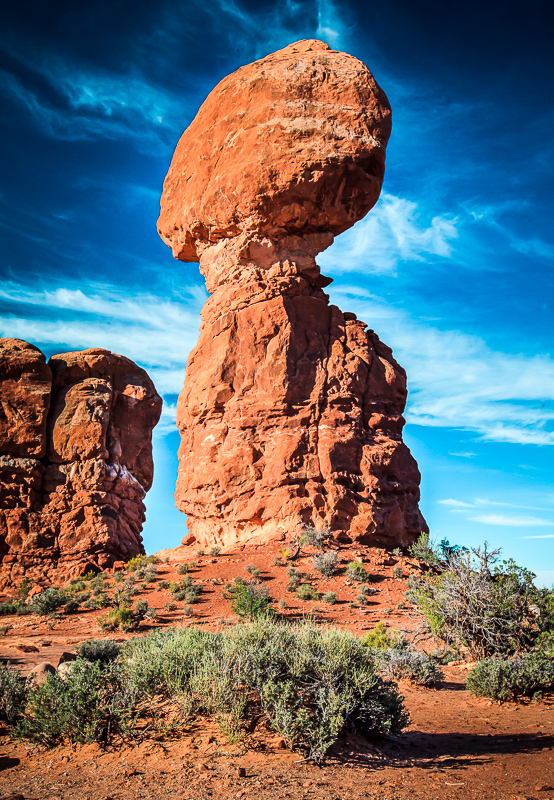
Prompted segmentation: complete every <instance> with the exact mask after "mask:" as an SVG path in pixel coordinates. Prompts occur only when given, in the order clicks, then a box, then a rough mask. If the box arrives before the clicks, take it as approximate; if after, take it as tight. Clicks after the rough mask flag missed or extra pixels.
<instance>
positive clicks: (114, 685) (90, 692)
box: [15, 659, 138, 746]
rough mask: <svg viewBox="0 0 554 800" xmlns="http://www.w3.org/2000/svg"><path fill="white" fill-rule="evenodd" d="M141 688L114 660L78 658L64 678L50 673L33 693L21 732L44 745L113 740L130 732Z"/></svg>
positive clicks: (19, 728)
mask: <svg viewBox="0 0 554 800" xmlns="http://www.w3.org/2000/svg"><path fill="white" fill-rule="evenodd" d="M137 700H138V697H137V694H136V691H135V690H134V687H133V686H132V684H131V683H130V682H129V681H127V680H126V679H125V675H124V672H123V669H122V667H121V665H120V664H118V663H117V662H114V661H109V662H106V663H102V662H100V661H96V662H93V663H89V662H87V661H82V660H80V659H77V661H75V662H74V664H73V665H72V669H71V670H70V671H69V672H67V673H66V674H65V675H64V677H63V678H61V677H60V676H59V675H57V674H55V675H49V676H48V678H47V680H46V681H45V683H43V684H42V685H41V686H37V687H36V688H34V689H33V690H32V691H30V692H29V695H28V708H29V710H28V712H27V713H26V714H25V718H24V719H23V720H21V721H20V722H18V724H17V725H16V728H15V734H16V736H18V737H20V738H23V739H28V740H30V741H32V742H37V743H39V744H43V745H50V746H51V745H55V744H58V743H60V742H62V741H64V740H69V742H70V743H71V744H73V743H74V742H79V743H82V744H85V743H91V742H95V741H96V742H102V743H109V741H110V740H111V739H112V737H113V735H114V734H121V735H126V734H130V733H131V732H132V730H133V727H134V721H135V707H136V704H137Z"/></svg>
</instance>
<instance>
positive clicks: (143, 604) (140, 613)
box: [135, 600, 148, 619]
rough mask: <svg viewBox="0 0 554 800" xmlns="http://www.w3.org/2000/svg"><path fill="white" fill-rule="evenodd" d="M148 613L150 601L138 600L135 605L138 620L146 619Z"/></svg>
mask: <svg viewBox="0 0 554 800" xmlns="http://www.w3.org/2000/svg"><path fill="white" fill-rule="evenodd" d="M147 612H148V600H137V602H136V603H135V614H136V616H137V619H144V617H145V616H146V614H147Z"/></svg>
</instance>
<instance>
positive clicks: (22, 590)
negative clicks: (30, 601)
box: [17, 578, 33, 600]
mask: <svg viewBox="0 0 554 800" xmlns="http://www.w3.org/2000/svg"><path fill="white" fill-rule="evenodd" d="M32 588H33V581H32V580H31V579H30V578H23V580H22V581H21V585H20V586H19V589H18V590H17V596H18V597H19V599H20V600H27V598H28V597H29V593H30V591H31V589H32Z"/></svg>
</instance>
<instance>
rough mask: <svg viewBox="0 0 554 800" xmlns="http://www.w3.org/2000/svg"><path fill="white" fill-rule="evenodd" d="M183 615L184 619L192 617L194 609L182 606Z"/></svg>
mask: <svg viewBox="0 0 554 800" xmlns="http://www.w3.org/2000/svg"><path fill="white" fill-rule="evenodd" d="M183 614H184V615H185V617H192V616H193V614H194V609H193V608H192V606H183Z"/></svg>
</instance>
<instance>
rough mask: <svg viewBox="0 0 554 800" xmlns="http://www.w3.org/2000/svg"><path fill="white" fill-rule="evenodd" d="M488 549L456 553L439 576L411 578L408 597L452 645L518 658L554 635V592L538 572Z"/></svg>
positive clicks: (482, 654)
mask: <svg viewBox="0 0 554 800" xmlns="http://www.w3.org/2000/svg"><path fill="white" fill-rule="evenodd" d="M499 553H500V550H494V551H492V552H491V551H489V550H488V547H487V545H486V543H485V545H484V546H483V547H482V548H477V549H475V550H473V551H472V552H469V551H460V552H456V553H454V554H453V555H452V556H450V557H449V558H448V561H446V562H445V564H444V569H443V571H442V572H441V573H440V574H438V575H425V576H423V577H421V578H416V577H415V576H411V579H410V582H409V588H408V593H407V595H406V596H407V599H408V600H410V602H413V603H415V604H416V605H417V606H418V608H419V610H420V611H421V612H422V613H423V615H424V616H425V617H426V619H427V622H428V624H429V626H430V629H431V631H432V633H433V634H434V635H435V636H437V637H438V638H440V639H442V640H443V641H444V642H445V643H446V644H447V645H450V644H454V645H455V646H457V647H460V646H464V647H466V648H467V649H468V650H469V652H470V653H471V654H472V655H473V656H475V657H477V658H484V657H487V656H495V655H496V656H501V655H509V654H517V653H520V652H525V651H527V650H529V649H531V648H532V647H533V646H534V645H535V644H536V643H538V642H540V643H542V644H543V646H545V647H547V646H548V645H549V642H552V637H553V633H554V592H553V591H552V590H546V589H544V590H542V589H537V588H536V587H535V586H534V585H533V579H534V577H535V576H534V574H533V573H532V572H530V571H529V570H526V569H524V568H523V567H518V566H517V565H516V564H515V563H514V562H513V561H512V560H509V561H503V562H501V563H498V561H499Z"/></svg>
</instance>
